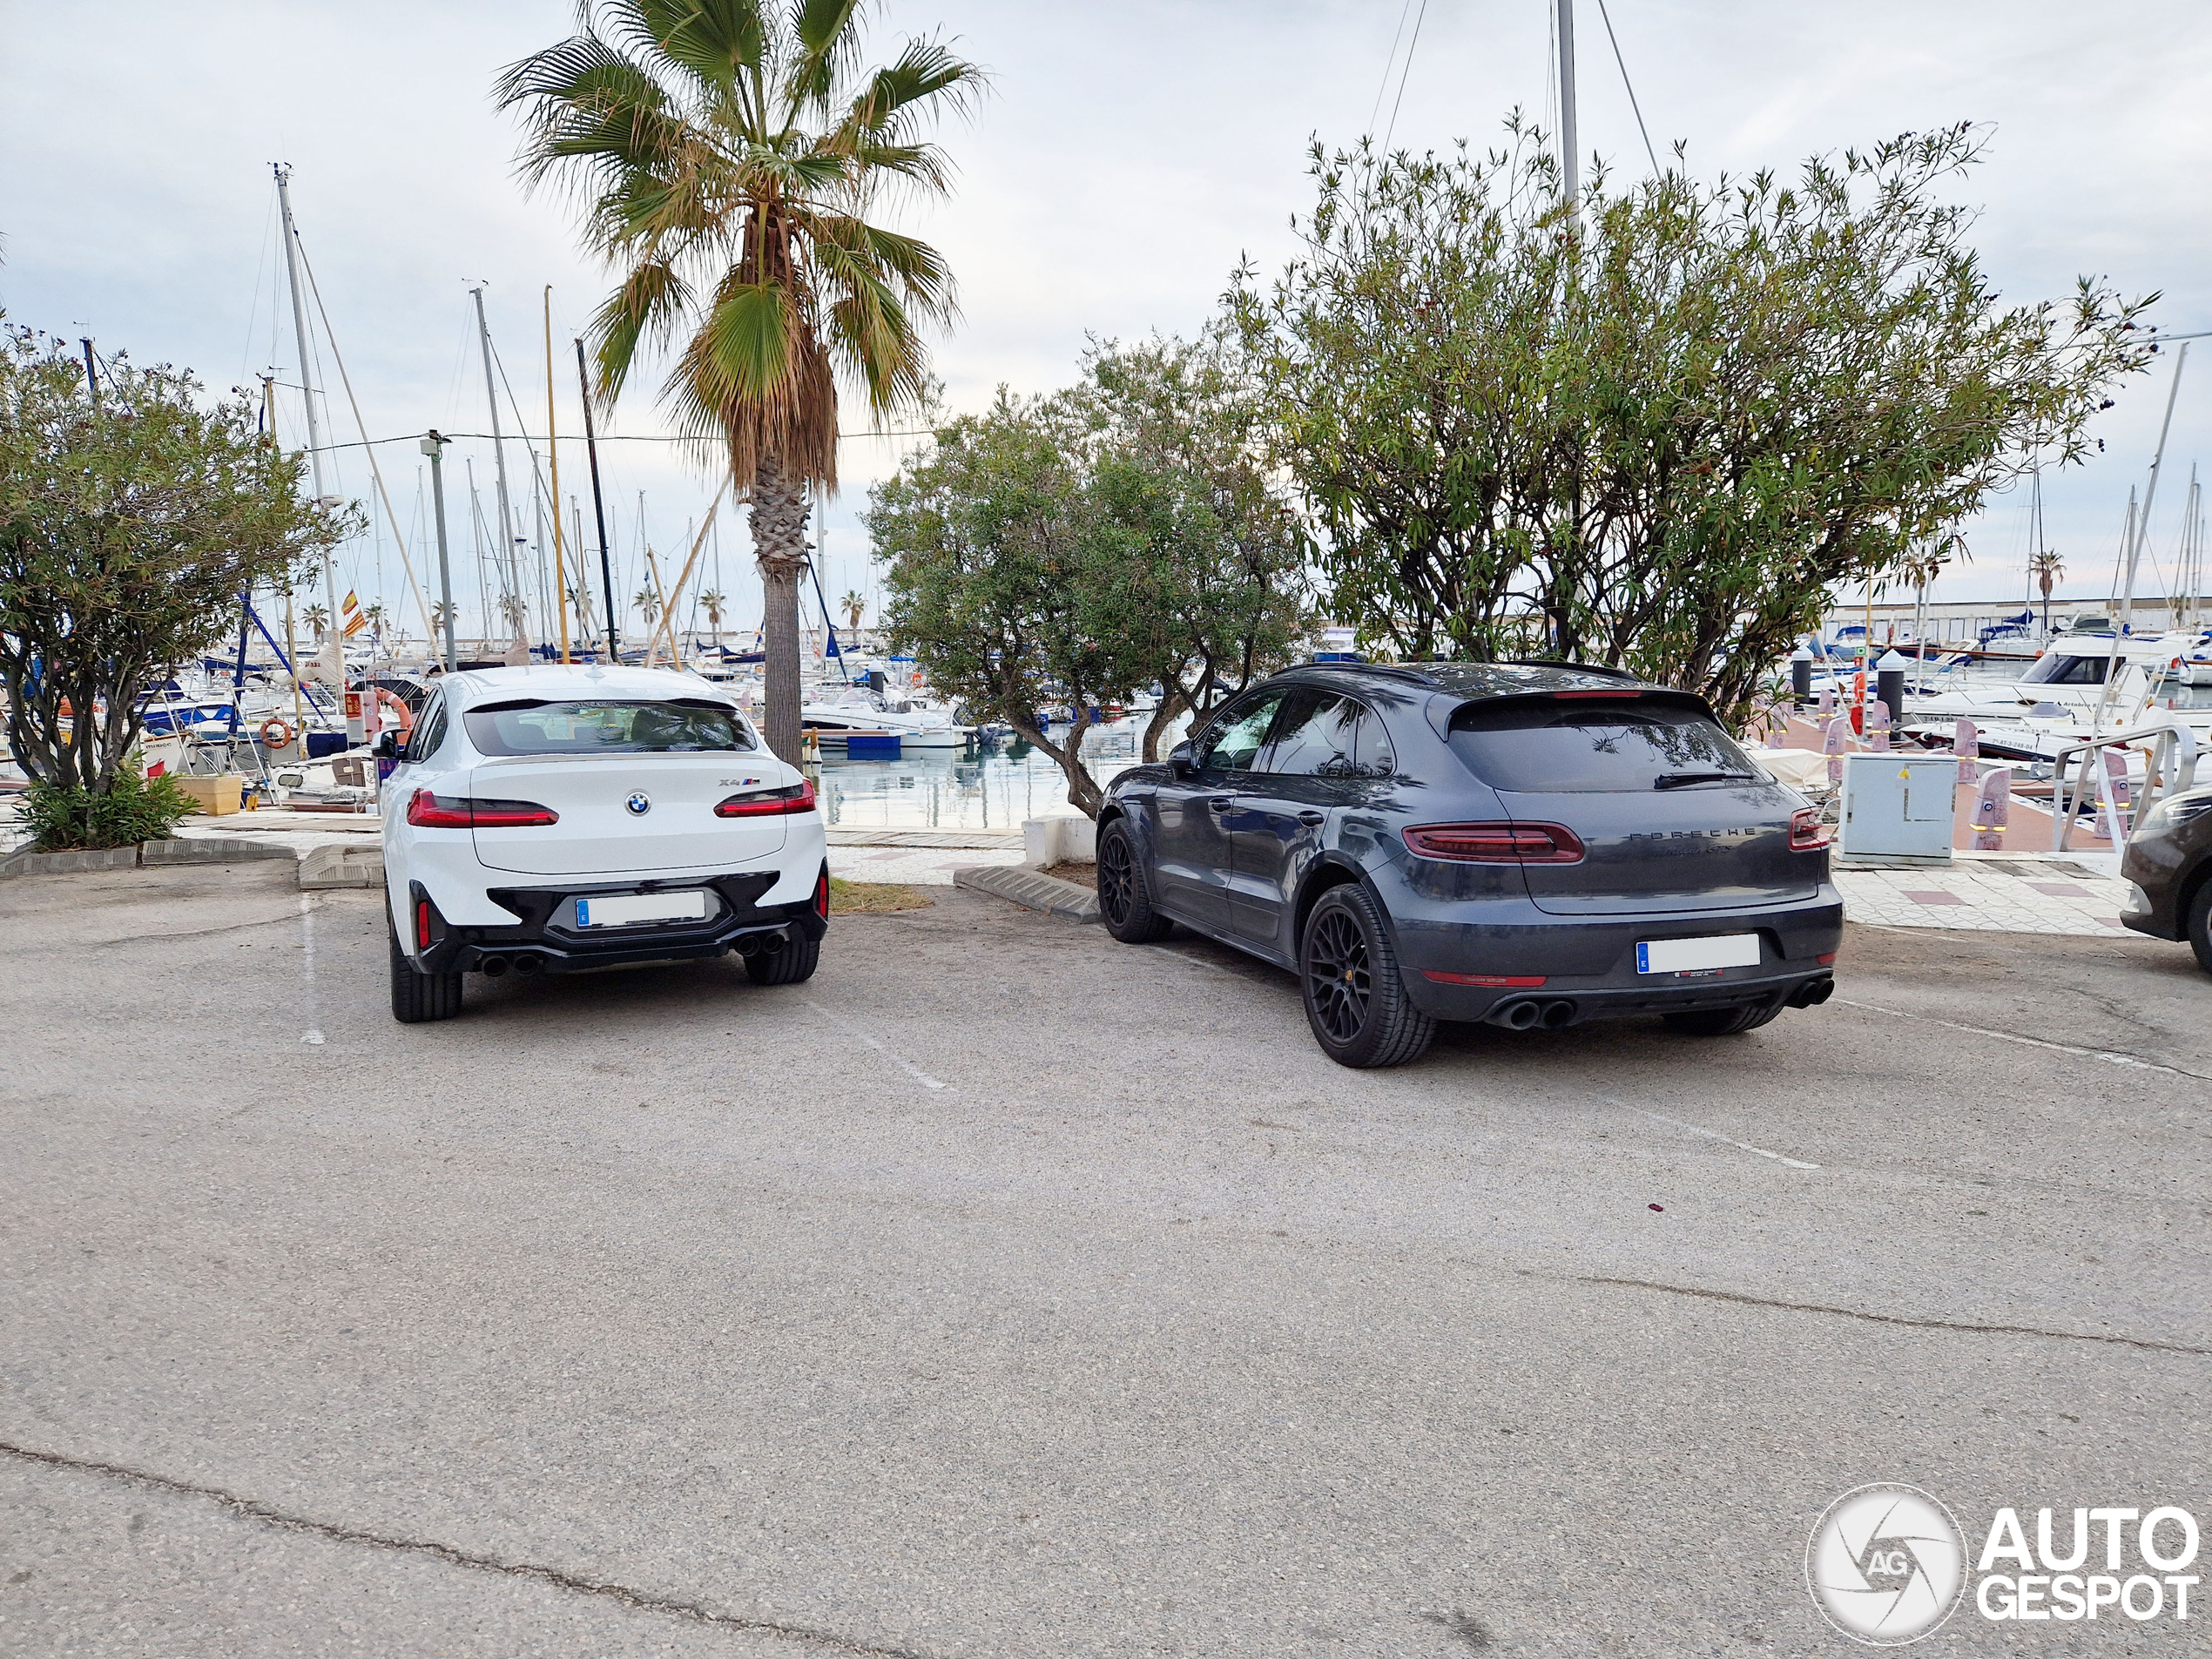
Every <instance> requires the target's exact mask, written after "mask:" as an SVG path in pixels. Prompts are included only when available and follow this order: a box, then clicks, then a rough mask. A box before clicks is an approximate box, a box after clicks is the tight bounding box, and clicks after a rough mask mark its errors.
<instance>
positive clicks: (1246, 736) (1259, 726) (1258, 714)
mask: <svg viewBox="0 0 2212 1659" xmlns="http://www.w3.org/2000/svg"><path fill="white" fill-rule="evenodd" d="M1282 701H1283V693H1282V692H1280V691H1269V692H1266V693H1264V695H1262V696H1259V697H1255V698H1251V699H1249V700H1247V701H1239V702H1237V703H1232V704H1231V705H1230V706H1229V708H1228V711H1226V713H1225V714H1224V717H1223V718H1221V719H1220V720H1218V721H1217V722H1216V723H1215V725H1214V728H1213V730H1212V731H1211V732H1209V733H1208V734H1207V736H1206V738H1205V741H1204V743H1203V744H1202V745H1200V747H1199V750H1198V765H1199V769H1200V770H1201V771H1208V772H1246V771H1249V770H1251V764H1252V761H1253V759H1255V758H1256V757H1257V756H1258V753H1259V746H1260V745H1261V744H1263V743H1264V742H1266V740H1267V728H1268V725H1270V723H1271V722H1272V721H1273V720H1274V718H1275V711H1276V709H1277V708H1278V707H1279V706H1280V705H1281V704H1282Z"/></svg>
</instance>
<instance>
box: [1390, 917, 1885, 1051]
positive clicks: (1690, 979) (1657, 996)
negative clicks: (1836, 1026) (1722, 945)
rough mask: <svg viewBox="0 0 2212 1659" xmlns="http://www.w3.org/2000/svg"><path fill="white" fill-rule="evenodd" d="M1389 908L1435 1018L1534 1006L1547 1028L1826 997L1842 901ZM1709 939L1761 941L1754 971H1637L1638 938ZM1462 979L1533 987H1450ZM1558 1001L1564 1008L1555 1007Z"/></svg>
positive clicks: (1419, 993) (1410, 980)
mask: <svg viewBox="0 0 2212 1659" xmlns="http://www.w3.org/2000/svg"><path fill="white" fill-rule="evenodd" d="M1391 908H1392V910H1393V923H1394V925H1395V927H1396V931H1397V935H1398V954H1399V964H1400V966H1401V968H1402V969H1403V971H1404V973H1405V977H1406V988H1407V991H1408V992H1409V994H1410V995H1412V997H1413V1002H1414V1005H1415V1006H1416V1007H1418V1008H1420V1009H1421V1010H1422V1012H1424V1013H1426V1014H1428V1015H1432V1016H1433V1017H1434V1018H1437V1019H1440V1020H1465V1021H1480V1020H1487V1019H1492V1018H1494V1017H1505V1016H1507V1015H1510V1014H1511V1013H1512V1005H1514V1004H1515V1003H1519V1002H1525V1001H1534V1002H1535V1003H1537V1004H1538V1008H1539V1014H1540V1019H1541V1023H1545V1024H1548V1025H1567V1024H1579V1023H1581V1022H1582V1021H1585V1020H1593V1019H1608V1018H1615V1017H1622V1016H1626V1015H1650V1014H1673V1013H1686V1012H1689V1011H1691V1010H1694V1009H1698V1008H1741V1007H1744V1006H1746V1005H1748V1004H1752V1003H1757V1004H1762V1005H1764V1004H1769V1003H1780V1004H1783V1005H1785V1006H1809V1005H1810V1004H1811V1002H1815V1001H1824V1000H1825V996H1826V991H1825V990H1824V989H1823V988H1822V987H1823V986H1824V985H1827V984H1829V983H1831V982H1832V981H1833V979H1834V975H1835V967H1834V964H1835V960H1836V953H1837V949H1838V946H1839V944H1840V943H1841V941H1842V939H1843V931H1844V906H1843V899H1842V897H1841V895H1840V894H1838V893H1837V891H1836V889H1835V887H1833V886H1832V885H1831V884H1829V883H1827V882H1823V883H1821V884H1820V887H1819V889H1818V892H1817V894H1816V895H1815V896H1814V897H1813V898H1811V899H1810V900H1805V901H1804V902H1801V903H1794V904H1788V905H1778V906H1769V907H1760V908H1757V909H1747V910H1718V911H1716V910H1698V911H1671V912H1669V911H1662V912H1654V913H1648V914H1635V915H1626V916H1622V915H1606V916H1573V917H1569V916H1560V915H1554V914H1548V913H1546V912H1543V911H1539V910H1537V909H1536V908H1535V907H1534V906H1533V905H1527V904H1522V903H1518V902H1515V901H1513V900H1501V901H1495V902H1492V903H1486V904H1476V905H1459V906H1447V905H1417V904H1408V903H1406V900H1405V899H1404V898H1402V897H1401V896H1400V895H1399V894H1393V895H1392V905H1391ZM1708 934H1757V935H1758V937H1759V961H1758V962H1757V965H1756V966H1747V967H1743V968H1716V969H1711V970H1709V971H1706V972H1703V973H1698V974H1639V973H1638V972H1637V971H1636V946H1637V944H1638V943H1639V942H1642V941H1656V940H1663V939H1689V938H1696V937H1700V936H1703V935H1708ZM1445 975H1449V976H1453V977H1451V978H1446V977H1440V976H1445ZM1466 977H1478V978H1485V979H1494V980H1508V981H1537V982H1536V983H1533V984H1531V983H1519V984H1511V983H1507V984H1474V985H1471V984H1465V983H1460V982H1455V981H1456V980H1457V979H1460V978H1466ZM1562 1003H1563V1004H1567V1005H1569V1006H1568V1007H1566V1008H1559V1007H1556V1006H1554V1005H1556V1004H1562ZM1512 1022H1514V1023H1521V1021H1519V1020H1514V1021H1512Z"/></svg>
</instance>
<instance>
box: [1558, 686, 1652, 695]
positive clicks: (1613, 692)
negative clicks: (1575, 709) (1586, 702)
mask: <svg viewBox="0 0 2212 1659" xmlns="http://www.w3.org/2000/svg"><path fill="white" fill-rule="evenodd" d="M1552 695H1553V696H1554V697H1642V695H1643V693H1642V691H1619V690H1616V689H1615V688H1613V687H1610V686H1608V687H1607V688H1606V689H1605V690H1604V691H1554V692H1553V693H1552Z"/></svg>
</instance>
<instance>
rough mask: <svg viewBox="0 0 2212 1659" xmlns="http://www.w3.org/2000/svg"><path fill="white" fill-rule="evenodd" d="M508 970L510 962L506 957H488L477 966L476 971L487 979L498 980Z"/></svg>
mask: <svg viewBox="0 0 2212 1659" xmlns="http://www.w3.org/2000/svg"><path fill="white" fill-rule="evenodd" d="M507 968H508V961H507V959H506V958H505V957H504V956H487V957H485V958H484V959H483V961H480V962H478V963H477V964H476V971H477V972H478V973H480V974H482V975H483V976H484V977H485V978H486V979H497V978H498V977H499V976H500V975H501V974H504V973H505V972H506V971H507Z"/></svg>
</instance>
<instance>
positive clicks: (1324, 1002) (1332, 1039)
mask: <svg viewBox="0 0 2212 1659" xmlns="http://www.w3.org/2000/svg"><path fill="white" fill-rule="evenodd" d="M1298 980H1299V984H1300V986H1301V988H1302V989H1303V991H1304V995H1305V1018H1306V1022H1307V1023H1308V1024H1309V1025H1311V1026H1312V1028H1313V1037H1314V1041H1315V1042H1318V1043H1319V1044H1320V1045H1321V1052H1322V1053H1324V1054H1325V1055H1328V1056H1329V1058H1330V1059H1332V1060H1333V1061H1335V1062H1337V1063H1338V1064H1339V1065H1340V1066H1352V1067H1357V1068H1359V1069H1368V1068H1372V1067H1377V1066H1399V1065H1403V1064H1405V1063H1406V1062H1407V1061H1409V1060H1413V1059H1417V1058H1419V1057H1420V1055H1421V1054H1422V1053H1423V1052H1424V1051H1426V1049H1427V1048H1428V1045H1429V1041H1430V1039H1431V1038H1433V1036H1434V1035H1436V1022H1435V1021H1434V1020H1433V1019H1431V1018H1430V1017H1429V1016H1428V1015H1426V1014H1424V1013H1422V1012H1421V1011H1420V1009H1419V1008H1415V1007H1414V1006H1413V999H1412V998H1411V997H1410V996H1408V995H1406V982H1405V979H1404V977H1403V976H1402V975H1401V974H1399V968H1398V954H1397V952H1396V950H1395V949H1393V947H1392V945H1391V941H1390V934H1389V932H1388V930H1387V929H1386V927H1384V925H1383V918H1382V912H1381V909H1380V907H1379V906H1378V905H1377V904H1376V902H1375V900H1373V899H1372V897H1370V896H1369V895H1368V893H1367V890H1366V888H1365V887H1360V886H1359V884H1358V883H1356V882H1345V884H1344V885H1343V886H1341V887H1331V888H1330V889H1329V890H1328V891H1327V892H1326V893H1325V894H1322V895H1321V897H1320V899H1319V900H1318V902H1316V903H1315V905H1314V907H1313V914H1312V915H1311V916H1309V917H1307V918H1306V923H1305V942H1304V945H1303V947H1302V948H1300V950H1299V952H1298Z"/></svg>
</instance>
